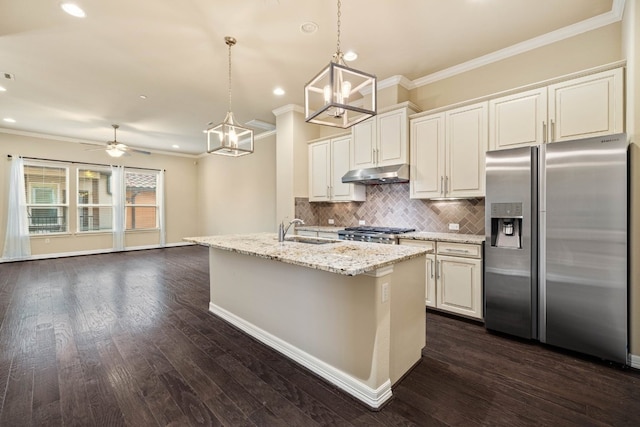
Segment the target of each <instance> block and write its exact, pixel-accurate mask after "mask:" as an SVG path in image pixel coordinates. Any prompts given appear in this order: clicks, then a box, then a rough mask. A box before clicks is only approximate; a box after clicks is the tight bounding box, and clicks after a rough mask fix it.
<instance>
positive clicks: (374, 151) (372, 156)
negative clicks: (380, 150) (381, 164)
mask: <svg viewBox="0 0 640 427" xmlns="http://www.w3.org/2000/svg"><path fill="white" fill-rule="evenodd" d="M371 161H372V162H373V164H374V165H375V164H376V163H377V162H376V149H375V148H372V149H371Z"/></svg>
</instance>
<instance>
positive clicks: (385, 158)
mask: <svg viewBox="0 0 640 427" xmlns="http://www.w3.org/2000/svg"><path fill="white" fill-rule="evenodd" d="M377 122H378V129H377V134H376V138H377V144H376V145H377V150H378V151H377V153H376V162H377V164H378V166H387V165H397V164H400V163H407V162H408V156H407V155H408V151H409V150H408V146H409V139H408V137H407V126H408V122H407V110H406V109H404V108H402V109H400V110H396V111H389V112H387V113H383V114H379V115H378V116H377Z"/></svg>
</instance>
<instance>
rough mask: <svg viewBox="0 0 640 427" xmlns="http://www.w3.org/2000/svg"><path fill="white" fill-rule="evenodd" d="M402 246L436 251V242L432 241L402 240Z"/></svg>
mask: <svg viewBox="0 0 640 427" xmlns="http://www.w3.org/2000/svg"><path fill="white" fill-rule="evenodd" d="M400 244H401V245H406V246H420V247H421V248H424V249H426V250H431V251H434V252H435V249H436V242H433V241H431V240H413V239H400Z"/></svg>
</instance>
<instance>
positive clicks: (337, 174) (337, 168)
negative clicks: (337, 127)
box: [329, 136, 366, 201]
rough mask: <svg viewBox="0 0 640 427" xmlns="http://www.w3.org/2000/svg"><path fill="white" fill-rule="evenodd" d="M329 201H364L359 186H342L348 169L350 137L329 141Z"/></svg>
mask: <svg viewBox="0 0 640 427" xmlns="http://www.w3.org/2000/svg"><path fill="white" fill-rule="evenodd" d="M329 151H330V156H331V160H330V162H329V163H330V165H331V174H330V176H331V183H330V186H331V189H330V193H331V200H335V201H346V200H354V201H363V200H366V195H365V188H364V186H363V185H360V184H344V183H343V182H342V177H343V176H344V174H346V173H347V172H348V171H349V169H350V167H351V166H350V163H351V162H350V158H351V136H345V137H341V138H335V139H332V140H331V147H330V150H329Z"/></svg>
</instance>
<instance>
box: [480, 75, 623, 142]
mask: <svg viewBox="0 0 640 427" xmlns="http://www.w3.org/2000/svg"><path fill="white" fill-rule="evenodd" d="M623 115H624V92H623V70H622V68H617V69H613V70H608V71H603V72H600V73H596V74H591V75H588V76H585V77H579V78H575V79H571V80H567V81H564V82H561V83H557V84H553V85H550V86H546V87H541V88H538V89H534V90H529V91H526V92H520V93H516V94H513V95H509V96H504V97H501V98H496V99H492V100H491V101H489V145H490V149H491V150H500V149H504V148H514V147H523V146H528V145H537V144H544V143H547V142H558V141H567V140H572V139H579V138H588V137H594V136H601V135H610V134H614V133H620V132H624V127H623V126H624V120H623Z"/></svg>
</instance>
